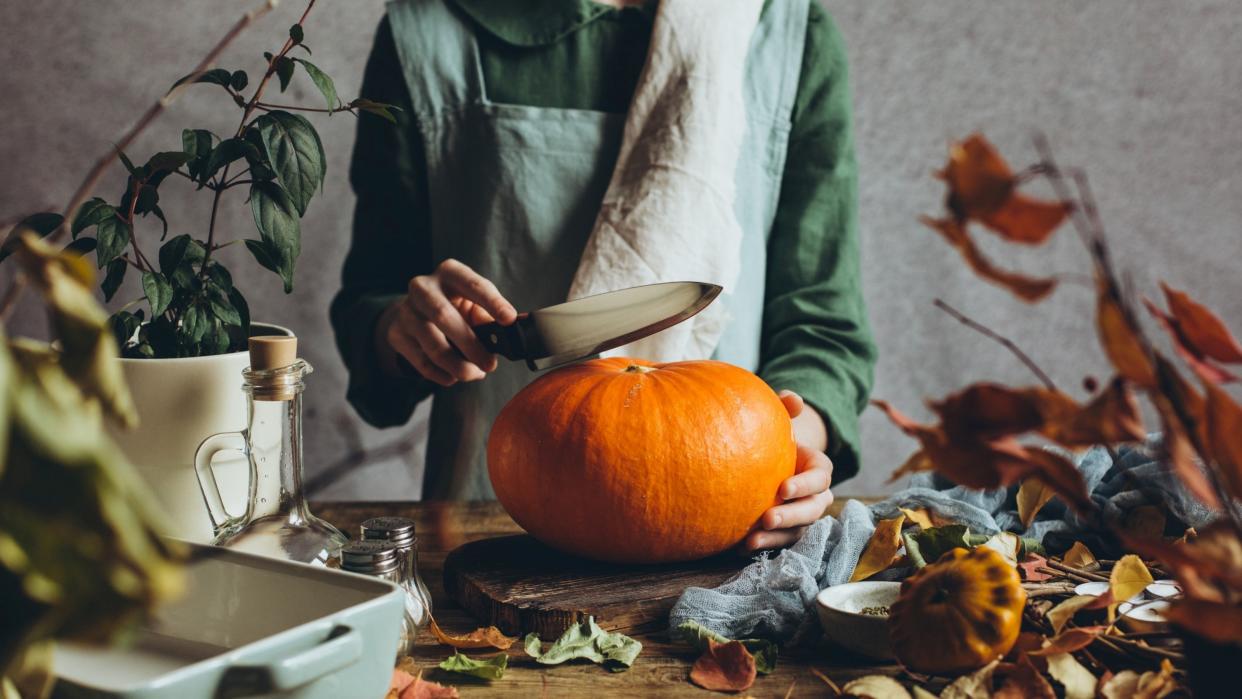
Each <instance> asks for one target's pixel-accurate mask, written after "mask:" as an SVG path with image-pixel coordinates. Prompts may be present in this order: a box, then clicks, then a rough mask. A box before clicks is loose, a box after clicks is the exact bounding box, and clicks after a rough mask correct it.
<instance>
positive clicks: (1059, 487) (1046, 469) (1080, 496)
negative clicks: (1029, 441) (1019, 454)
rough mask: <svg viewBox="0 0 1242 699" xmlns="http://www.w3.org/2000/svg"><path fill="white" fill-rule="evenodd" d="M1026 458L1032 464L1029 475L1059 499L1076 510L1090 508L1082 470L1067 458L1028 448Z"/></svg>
mask: <svg viewBox="0 0 1242 699" xmlns="http://www.w3.org/2000/svg"><path fill="white" fill-rule="evenodd" d="M1027 459H1028V461H1029V462H1030V463H1031V464H1032V465H1033V468H1032V470H1031V471H1030V474H1029V476H1030V477H1031V478H1038V479H1039V480H1041V481H1043V482H1044V484H1045V485H1047V486H1048V488H1050V489H1051V490H1052V492H1054V493H1056V494H1057V496H1059V497H1060V498H1061V500H1062V501H1063V502H1064V503H1065V504H1066V505H1069V506H1070V507H1071V508H1073V509H1074V510H1077V511H1078V512H1086V511H1088V510H1090V509H1091V507H1092V505H1091V496H1090V495H1088V494H1087V483H1086V481H1084V480H1083V479H1082V472H1081V471H1079V470H1078V467H1077V466H1075V465H1074V464H1073V463H1072V462H1071V461H1070V460H1069V459H1067V458H1065V457H1064V456H1061V455H1060V454H1057V453H1056V452H1052V451H1048V450H1046V449H1038V448H1036V449H1029V450H1028V451H1027Z"/></svg>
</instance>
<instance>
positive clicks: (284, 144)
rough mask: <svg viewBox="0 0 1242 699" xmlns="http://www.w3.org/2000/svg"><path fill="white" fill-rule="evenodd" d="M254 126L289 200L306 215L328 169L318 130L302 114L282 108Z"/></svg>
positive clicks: (260, 119) (256, 122)
mask: <svg viewBox="0 0 1242 699" xmlns="http://www.w3.org/2000/svg"><path fill="white" fill-rule="evenodd" d="M254 126H255V129H256V130H257V131H258V133H259V136H260V138H261V139H262V141H263V146H264V149H265V150H266V152H267V159H268V162H269V163H271V165H272V168H273V169H274V170H275V171H276V175H277V177H279V178H280V183H281V184H282V185H283V186H284V188H285V191H287V192H288V193H289V200H290V201H291V202H293V205H294V207H295V208H296V209H297V213H298V216H302V215H304V214H305V213H306V207H307V206H309V205H310V200H311V197H312V196H313V195H314V194H315V191H316V190H317V189H318V188H319V187H320V186H321V185H322V184H323V179H324V174H325V172H326V162H327V160H326V158H325V156H324V152H323V144H322V143H321V142H320V140H319V134H318V133H317V132H316V131H315V127H313V126H311V123H310V122H309V121H307V120H306V119H305V118H303V117H302V116H300V115H297V114H290V113H289V112H285V111H281V110H276V111H272V112H268V113H267V114H264V115H263V116H261V117H259V118H258V119H255V121H254Z"/></svg>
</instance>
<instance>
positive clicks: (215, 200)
mask: <svg viewBox="0 0 1242 699" xmlns="http://www.w3.org/2000/svg"><path fill="white" fill-rule="evenodd" d="M231 165H232V163H229V164H228V165H225V166H224V172H221V173H220V180H219V181H220V182H224V181H226V180H228V178H229V167H230V166H231ZM228 187H229V186H228V185H218V186H216V188H215V192H213V193H212V197H211V220H210V221H209V222H208V224H207V245H206V248H207V251H206V252H205V253H203V263H202V265H200V266H199V268H198V276H199V278H206V276H207V262H208V261H209V260H210V259H211V251H212V250H214V249H215V246H214V243H215V239H216V212H217V211H219V209H220V197H222V196H223V195H224V190H226V189H228Z"/></svg>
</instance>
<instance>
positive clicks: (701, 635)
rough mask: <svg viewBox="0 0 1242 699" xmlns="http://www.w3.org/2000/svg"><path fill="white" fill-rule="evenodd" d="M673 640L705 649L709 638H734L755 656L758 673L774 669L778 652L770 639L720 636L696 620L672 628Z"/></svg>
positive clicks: (718, 641)
mask: <svg viewBox="0 0 1242 699" xmlns="http://www.w3.org/2000/svg"><path fill="white" fill-rule="evenodd" d="M672 635H673V638H674V640H681V641H683V642H684V643H687V644H689V645H691V646H693V647H694V648H696V649H698V650H699V651H705V650H707V642H708V641H709V640H712V641H715V642H716V643H728V642H729V641H733V640H736V641H737V642H738V643H741V644H742V645H743V646H745V647H746V650H748V651H750V654H751V655H753V656H755V670H756V671H758V673H759V674H760V675H766V674H769V673H771V672H772V671H773V670H775V669H776V656H777V654H778V653H779V652H780V648H779V647H778V646H777V645H776V644H775V643H773V642H772V641H768V640H764V639H762V638H739V639H732V638H727V637H725V636H722V635H720V634H718V633H716V632H715V631H712V630H711V629H709V628H707V627H706V626H703V625H702V624H700V623H698V622H697V621H687V622H683V623H681V624H679V625H678V626H677V628H675V629H673V633H672Z"/></svg>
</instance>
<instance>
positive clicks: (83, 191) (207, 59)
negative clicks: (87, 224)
mask: <svg viewBox="0 0 1242 699" xmlns="http://www.w3.org/2000/svg"><path fill="white" fill-rule="evenodd" d="M277 1H278V0H266V2H264V3H263V4H262V5H260V6H259V7H256V8H255V9H253V10H251V11H249V12H247V13H246V14H244V15H242V16H241V18H240V19H238V20H237V22H236V23H234V24H233V26H232V27H231V28H230V29H229V31H228V32H227V33H226V34H225V35H224V36H223V37H222V38H221V39H220V41H218V42H216V45H215V46H213V47H212V48H211V50H210V51H208V52H207V55H206V56H204V57H203V60H201V61H199V62H198V65H197V66H196V67H195V68H194V71H193V72H192V73H191V75H195V76H198V75H202V74H203V73H205V72H207V70H209V69H210V68H211V66H212V65H213V64H214V63H215V62H216V59H217V58H219V57H220V54H221V53H223V52H224V49H225V48H226V47H228V45H229V44H231V43H233V40H234V39H236V38H237V37H238V35H239V34H241V33H242V32H243V31H244V30H245V29H246V28H247V27H249V26H250V25H251V24H253V23H254V21H255V20H257V19H258V18H259V17H262V16H263V15H265V14H267V13H268V12H270V11H271V10H272V8H274V7H276V3H277ZM312 4H313V0H312ZM189 82H193V80H189V81H187V83H189ZM177 92H178V91H177V90H169V91H168V92H167V93H166V94H165V95H164V96H163V97H161V98H159V99H158V100H157V101H156V102H155V104H153V105H151V107H150V108H148V109H147V111H146V112H144V113H143V114H142V116H141V117H139V118H138V121H136V122H135V123H134V125H133V126H131V127H130V128H129V130H128V131H126V132H125V134H124V135H123V136H121V139H120V140H119V141H117V143H116V145H115V146H114V147H113V148H111V149H109V150H108V152H107V153H105V154H103V155H102V156H100V158H99V159H98V160H96V161H95V164H94V165H92V166H91V169H90V170H88V171H87V173H86V177H85V179H83V180H82V184H80V185H78V188H77V190H75V191H74V193H73V196H71V197H70V198H69V203H68V204H67V205H66V206H65V209H64V216H65V220H64V222H63V223H61V224H60V227H59V228H57V229H56V230H55V231H52V233H51V235H49V236H48V237H47V239H48V241H49V242H55V241H56V240H58V239H60V238H61V237H62V236H64V234H65V232H66V231H67V230H69V227H70V226H71V225H72V222H73V219H74V217H75V216H76V215H77V212H78V208H79V207H81V206H82V203H83V202H85V201H86V199H87V197H89V196H90V195H91V193H92V192H94V191H95V187H97V186H99V182H100V180H102V179H103V176H104V173H106V172H107V170H108V168H109V167H110V166H111V165H112V159H113V158H115V157H116V154H117V153H119V152H120V151H122V150H124V149H126V148H128V147H129V145H130V144H132V143H133V142H134V140H135V139H136V138H138V136H139V135H140V134H141V133H142V132H143V131H145V130H146V129H147V127H148V126H150V125H151V122H153V121H155V119H156V118H157V117H159V116H160V115H161V114H162V113H163V112H164V110H166V109H167V108H168V105H170V104H172V102H173V100H174V98H175V96H176V94H177ZM25 286H26V278H25V276H24V275H18V276H17V277H16V278H14V280H13V283H12V284H11V285H10V287H9V289H8V291H6V292H5V296H4V301H3V302H0V322H3V321H4V320H5V319H7V318H8V317H9V314H10V313H11V312H12V310H13V308H14V307H15V306H16V305H17V301H18V299H19V298H21V295H22V291H23V290H24V289H25Z"/></svg>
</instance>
